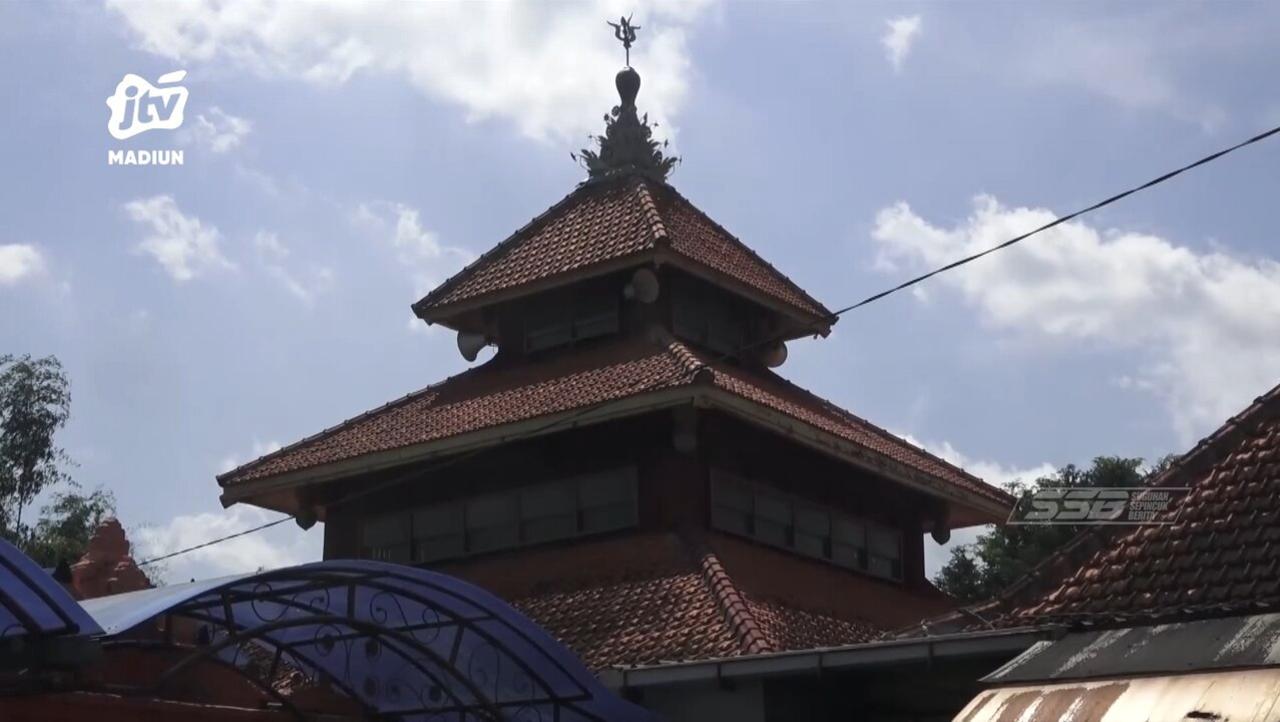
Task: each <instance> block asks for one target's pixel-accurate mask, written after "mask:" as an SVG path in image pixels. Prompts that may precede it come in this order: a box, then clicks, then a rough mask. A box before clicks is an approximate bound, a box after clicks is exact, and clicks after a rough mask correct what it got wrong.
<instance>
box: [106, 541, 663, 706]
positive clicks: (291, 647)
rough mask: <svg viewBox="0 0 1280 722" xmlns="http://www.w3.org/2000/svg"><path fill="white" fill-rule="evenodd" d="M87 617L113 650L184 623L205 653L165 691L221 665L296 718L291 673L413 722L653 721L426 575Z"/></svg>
mask: <svg viewBox="0 0 1280 722" xmlns="http://www.w3.org/2000/svg"><path fill="white" fill-rule="evenodd" d="M83 606H84V608H85V609H86V610H87V611H88V612H89V614H90V615H91V616H92V617H93V618H94V620H95V621H96V622H97V623H98V624H99V625H100V626H101V627H102V629H103V630H104V634H105V635H107V638H106V639H105V640H104V644H110V643H111V641H112V640H119V641H120V643H128V642H127V639H128V638H130V637H135V638H138V639H148V638H149V639H154V638H155V636H156V635H155V634H153V633H151V632H152V630H154V629H156V628H158V627H163V628H166V629H168V628H169V627H170V624H169V620H172V619H185V620H189V621H188V624H190V623H191V622H194V623H195V625H196V627H195V628H196V629H198V630H199V631H198V634H197V640H196V642H197V647H196V651H195V652H194V653H193V654H191V655H189V656H188V657H186V658H185V659H183V660H182V661H180V662H178V663H177V664H175V665H174V667H173V668H172V669H170V670H169V671H168V672H166V673H165V675H163V678H162V679H161V680H160V684H163V683H164V681H165V680H166V679H171V678H173V677H176V676H178V675H180V674H181V673H182V672H183V670H184V669H187V668H189V667H190V666H191V665H194V664H196V663H197V662H199V661H201V660H213V661H217V662H220V663H223V664H229V665H232V666H234V667H235V668H236V669H238V670H240V671H241V672H242V673H244V674H245V675H246V676H247V677H249V678H251V679H253V680H254V681H256V682H257V683H258V684H259V687H260V688H261V689H263V691H264V692H266V693H267V694H270V695H272V696H275V697H276V698H277V699H278V700H279V701H280V702H281V703H282V704H285V705H288V704H289V700H288V699H287V698H285V697H284V696H282V695H279V694H278V693H276V692H274V691H273V685H272V683H271V681H272V679H273V678H274V677H275V676H277V675H278V674H280V673H281V672H283V671H288V672H290V673H293V674H297V673H301V674H303V675H306V676H307V677H308V678H310V680H312V681H314V682H315V683H316V684H325V685H329V686H331V687H333V688H335V689H337V690H339V691H341V692H343V693H345V694H346V695H347V696H349V697H351V698H352V699H354V700H356V701H357V702H358V703H359V704H360V705H361V706H362V707H363V708H364V709H365V711H366V713H368V714H371V715H388V716H393V717H395V718H397V719H404V720H432V721H435V720H440V721H442V722H443V721H445V720H451V721H452V720H456V721H457V722H463V721H464V720H518V721H519V722H534V721H535V720H545V721H546V722H551V721H552V720H557V721H561V722H573V721H574V720H610V721H614V720H618V721H622V722H625V721H627V720H650V719H652V714H651V713H649V712H648V711H646V710H644V709H643V708H641V707H638V706H635V705H632V704H630V703H629V702H626V701H624V700H622V699H621V698H619V697H617V696H616V695H615V694H613V693H612V692H611V691H609V690H608V689H607V688H605V687H604V686H603V685H602V684H601V683H600V682H599V681H598V680H597V679H596V678H595V676H594V675H593V674H592V673H591V672H590V670H588V669H587V668H586V667H585V666H584V665H583V664H582V662H581V661H579V660H578V659H577V657H575V656H574V655H573V654H572V653H570V652H569V651H568V650H567V649H565V648H564V647H563V646H561V645H560V644H559V643H558V642H556V641H555V640H554V639H552V638H551V637H550V635H548V634H547V633H546V632H544V631H543V630H542V629H541V628H539V627H538V626H537V625H535V624H534V623H533V622H531V621H530V620H529V619H527V618H526V617H524V616H523V615H521V614H520V613H519V612H517V611H516V610H515V609H513V608H512V607H511V606H509V605H508V604H506V603H505V602H503V601H502V600H500V599H498V598H497V597H494V596H493V595H491V594H489V593H488V592H485V591H484V590H482V589H480V588H478V587H475V586H472V585H470V584H467V583H465V582H462V581H460V580H458V579H455V578H453V577H449V576H446V575H443V574H439V573H436V572H431V571H427V570H425V569H418V568H414V567H406V566H401V565H396V564H386V563H382V562H374V561H324V562H317V563H314V564H306V565H303V566H298V567H290V568H287V569H278V570H275V571H270V572H258V573H253V574H244V575H238V576H233V577H226V578H223V579H215V580H210V581H204V582H193V583H191V584H180V585H176V586H170V587H161V588H158V589H148V590H144V591H140V592H131V593H127V594H118V595H114V596H110V597H102V598H100V599H93V600H88V601H86V602H84V603H83ZM190 628H191V627H190V626H188V629H190ZM131 632H132V633H133V634H131Z"/></svg>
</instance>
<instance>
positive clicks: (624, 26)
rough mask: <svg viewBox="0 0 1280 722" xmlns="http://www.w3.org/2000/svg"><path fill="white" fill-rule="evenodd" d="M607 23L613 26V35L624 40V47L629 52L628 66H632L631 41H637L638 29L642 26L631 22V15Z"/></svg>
mask: <svg viewBox="0 0 1280 722" xmlns="http://www.w3.org/2000/svg"><path fill="white" fill-rule="evenodd" d="M605 23H606V24H607V25H609V26H610V27H612V28H613V36H614V37H615V38H617V39H618V40H619V41H621V42H622V49H623V50H625V51H626V53H627V67H628V68H629V67H631V43H634V42H635V41H636V31H637V30H639V29H640V26H639V25H632V24H631V16H630V15H628V16H626V17H620V18H618V22H616V23H611V22H609V21H608V20H606V21H605Z"/></svg>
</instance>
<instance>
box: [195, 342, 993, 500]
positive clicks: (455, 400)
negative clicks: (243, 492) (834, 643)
mask: <svg viewBox="0 0 1280 722" xmlns="http://www.w3.org/2000/svg"><path fill="white" fill-rule="evenodd" d="M673 390H674V391H677V392H679V393H680V394H682V395H684V396H682V397H683V398H688V397H692V396H693V395H696V394H699V393H717V394H719V398H722V399H724V400H725V401H726V405H728V402H733V404H736V406H737V408H731V409H729V410H730V412H731V413H732V412H735V411H741V412H742V413H747V412H750V413H749V415H751V416H753V417H754V418H756V419H762V418H763V417H769V419H772V418H775V417H777V418H781V419H783V420H787V421H788V422H789V423H794V422H799V423H800V424H801V425H803V426H804V427H806V428H809V429H812V430H816V431H818V432H821V433H824V434H827V435H830V437H831V438H834V439H835V440H837V441H838V442H840V443H842V444H844V445H845V446H847V447H849V448H850V449H852V450H853V452H855V453H856V454H857V455H858V458H859V460H860V461H861V462H862V463H864V464H866V465H867V466H871V467H874V468H876V469H878V470H881V471H883V472H885V473H896V474H897V475H898V476H899V477H900V478H901V477H902V476H903V475H910V476H911V478H912V479H918V480H919V481H920V483H922V484H928V485H930V488H934V489H935V490H940V493H945V494H949V495H951V496H952V497H956V496H959V497H960V498H963V499H967V500H971V501H973V502H974V503H977V504H979V505H980V506H982V505H985V506H990V507H991V508H993V509H995V508H1006V507H1007V506H1008V505H1009V504H1010V503H1011V498H1010V497H1009V496H1008V495H1007V494H1006V493H1005V492H1003V491H1001V490H999V489H996V488H995V487H993V486H990V485H988V484H986V483H984V482H982V481H981V480H980V479H978V478H976V477H974V476H972V475H970V474H968V473H966V472H965V471H963V470H961V469H959V468H957V467H955V466H952V465H951V464H948V463H947V462H945V461H943V460H942V459H939V458H938V457H935V456H933V455H931V454H929V453H927V452H925V451H924V450H922V449H920V448H919V447H916V446H914V445H912V444H910V443H908V442H906V441H904V440H902V439H900V438H898V437H896V436H894V435H892V434H890V433H888V432H887V431H884V430H883V429H880V428H878V427H876V426H874V425H872V424H871V423H869V422H867V421H865V420H863V419H861V418H859V417H857V416H854V415H853V414H850V413H848V412H847V411H844V410H842V409H840V408H839V407H837V406H835V405H834V404H832V403H830V402H828V401H825V400H823V399H821V398H819V397H817V396H815V395H813V394H811V393H809V392H807V391H804V390H803V389H801V388H799V387H797V386H795V385H793V384H791V383H789V382H787V381H785V380H784V379H782V378H781V377H780V376H777V375H776V374H773V373H771V372H765V373H756V372H750V371H746V370H744V369H742V368H739V367H735V366H731V365H728V364H725V363H713V362H712V361H711V360H710V359H708V358H706V357H705V356H703V355H702V354H700V353H699V352H697V351H695V350H693V349H692V348H690V347H688V346H686V345H685V344H683V343H681V342H679V341H676V340H672V339H670V338H664V339H661V340H658V341H647V340H623V341H618V342H612V343H609V344H605V345H601V346H597V347H595V348H592V349H584V350H581V351H577V350H575V352H574V353H572V354H562V355H559V356H556V357H553V358H550V359H547V360H544V361H541V362H531V363H527V364H526V363H522V364H512V365H503V364H500V363H497V362H490V363H489V364H485V365H483V366H480V367H477V368H474V369H471V370H469V371H466V372H464V373H462V374H459V375H457V376H454V377H452V378H450V379H447V380H445V381H443V382H441V383H439V384H436V385H434V386H430V387H428V388H426V389H423V390H421V391H418V392H416V393H413V394H409V395H408V396H405V397H404V398H402V399H400V400H398V401H395V402H392V403H390V404H387V405H385V406H382V407H380V408H378V409H374V410H372V411H369V412H367V413H365V414H362V415H360V416H357V417H355V418H353V419H350V420H348V421H346V422H343V423H342V424H339V425H338V426H335V427H333V428H331V429H328V430H326V431H323V432H321V433H319V434H317V435H315V436H312V437H310V438H308V439H304V440H302V441H300V442H297V443H295V444H291V445H290V446H287V447H285V448H283V449H281V450H279V451H277V452H274V453H272V454H268V455H266V456H264V457H262V458H260V459H258V460H256V461H252V462H249V463H248V464H245V465H243V466H241V467H239V468H237V469H233V470H232V471H229V472H227V473H225V474H222V475H220V476H219V477H218V480H219V482H220V483H221V484H223V486H224V487H227V488H228V489H234V488H235V487H236V486H237V485H240V484H244V483H246V482H250V481H256V480H263V479H267V478H269V477H278V476H281V475H284V474H291V473H302V472H307V471H309V470H310V471H312V472H314V471H317V470H320V469H321V468H329V469H332V468H335V466H337V467H338V468H342V469H343V470H344V473H346V472H350V471H355V470H357V469H356V468H355V466H354V465H359V466H361V467H362V468H371V467H372V466H374V465H379V466H383V467H389V466H393V465H399V464H403V463H406V462H407V461H411V460H412V459H413V458H415V457H414V450H417V451H419V452H421V453H423V454H429V453H435V452H434V451H433V448H432V445H433V444H439V443H442V442H444V441H445V440H448V439H454V438H456V437H459V436H463V435H466V434H470V433H478V432H482V431H486V430H496V429H499V428H502V429H509V428H510V425H512V424H517V423H520V422H531V421H534V420H538V419H541V418H542V417H550V416H554V415H555V414H563V413H566V412H568V413H575V414H578V413H584V412H585V411H600V410H603V411H607V410H608V408H610V406H609V405H610V404H614V405H616V404H620V403H621V402H623V401H628V402H630V401H633V400H634V401H635V402H636V404H638V403H639V402H640V401H641V400H643V399H644V398H645V397H646V396H647V395H651V394H659V393H662V392H671V391H673ZM677 400H678V399H677ZM674 402H675V401H672V403H674ZM642 410H643V409H642V408H639V407H638V406H637V410H632V411H630V412H628V413H638V412H639V411H642ZM603 411H602V413H603ZM619 413H621V412H619ZM580 421H583V422H585V420H580ZM765 421H766V422H767V421H768V419H765ZM546 426H547V425H546V424H544V425H543V427H542V428H535V429H530V430H529V433H537V432H545V431H550V430H551V429H549V428H546ZM512 433H513V432H512ZM504 434H506V432H504ZM506 435H509V434H506ZM508 440H509V439H508ZM343 465H345V466H343ZM313 475H314V474H313ZM329 478H334V477H329Z"/></svg>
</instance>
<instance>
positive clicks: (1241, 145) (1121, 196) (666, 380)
mask: <svg viewBox="0 0 1280 722" xmlns="http://www.w3.org/2000/svg"><path fill="white" fill-rule="evenodd" d="M1277 133H1280V126H1276V127H1275V128H1272V129H1270V130H1267V131H1263V132H1262V133H1259V134H1257V135H1255V136H1253V137H1251V138H1249V139H1247V140H1243V141H1241V142H1239V143H1236V144H1235V145H1232V146H1230V147H1227V148H1224V149H1222V150H1219V151H1217V152H1215V153H1211V154H1209V155H1207V156H1204V157H1203V158H1200V159H1199V160H1196V161H1193V162H1191V163H1188V164H1186V165H1184V166H1181V167H1179V168H1177V169H1174V170H1171V171H1169V172H1168V173H1165V174H1163V175H1160V176H1157V177H1155V178H1152V179H1151V180H1149V181H1147V182H1146V183H1143V184H1141V185H1137V186H1134V187H1132V188H1130V189H1128V190H1125V191H1122V192H1120V193H1117V194H1115V195H1113V196H1110V197H1109V198H1106V199H1103V200H1101V201H1098V202H1097V203H1094V204H1093V205H1090V206H1087V207H1085V208H1081V209H1080V210H1078V211H1075V212H1073V213H1068V214H1067V215H1065V216H1062V217H1060V218H1057V219H1055V220H1053V221H1050V222H1049V223H1046V224H1044V225H1042V226H1040V227H1038V228H1035V229H1033V230H1030V231H1027V232H1026V233H1023V234H1022V235H1019V236H1014V237H1013V238H1010V239H1009V240H1007V241H1004V242H1003V243H1000V244H997V245H994V246H992V247H990V248H988V249H986V250H983V251H979V252H978V253H974V254H972V255H969V256H965V257H964V258H960V259H957V260H955V261H952V262H951V263H948V264H946V265H945V266H939V267H938V268H935V269H933V270H932V271H929V272H928V273H923V274H921V275H919V276H916V277H914V278H912V279H909V280H907V281H904V282H902V283H899V284H898V285H896V286H893V287H892V288H887V289H885V290H883V291H880V292H878V293H874V294H872V295H870V296H867V297H866V298H864V299H862V300H861V301H858V302H857V303H854V304H851V305H848V306H845V307H843V308H841V309H839V310H837V311H834V312H832V313H831V315H830V316H828V317H827V318H826V321H827V322H828V323H830V322H833V321H835V319H837V318H839V317H840V316H843V315H844V314H846V313H848V312H850V311H853V310H856V309H859V308H862V307H863V306H866V305H868V304H871V303H874V302H876V301H879V300H880V299H882V298H885V297H886V296H890V295H893V294H895V293H897V292H898V291H902V290H905V289H907V288H910V287H912V286H914V285H916V284H918V283H921V282H923V281H927V280H928V279H930V278H933V277H934V276H936V275H938V274H940V273H945V272H947V271H950V270H952V269H955V268H959V267H960V266H963V265H965V264H968V263H972V262H973V261H976V260H978V259H979V258H983V257H985V256H988V255H990V254H992V253H995V252H996V251H999V250H1003V249H1005V248H1008V247H1010V246H1012V245H1014V244H1016V243H1020V242H1022V241H1025V240H1026V239H1028V238H1030V237H1032V236H1034V235H1036V234H1038V233H1042V232H1044V231H1047V230H1049V229H1051V228H1054V227H1056V226H1060V225H1062V224H1063V223H1067V222H1069V221H1072V220H1075V219H1076V218H1079V217H1080V216H1083V215H1085V214H1088V213H1092V212H1093V211H1096V210H1099V209H1101V208H1105V207H1107V206H1109V205H1111V204H1113V203H1116V202H1117V201H1121V200H1123V199H1125V198H1128V197H1129V196H1131V195H1134V194H1135V193H1139V192H1141V191H1144V190H1147V189H1148V188H1152V187H1155V186H1158V185H1160V184H1161V183H1164V182H1165V181H1168V180H1171V179H1173V178H1175V177H1177V176H1179V175H1182V174H1183V173H1186V172H1187V171H1189V170H1193V169H1195V168H1198V167H1200V166H1202V165H1206V164H1208V163H1211V162H1213V161H1215V160H1217V159H1219V158H1221V157H1223V156H1225V155H1227V154H1229V153H1234V152H1235V151H1237V150H1240V149H1241V148H1244V147H1246V146H1250V145H1253V144H1254V143H1258V142H1261V141H1263V140H1266V139H1267V138H1270V137H1271V136H1273V135H1276V134H1277ZM811 328H812V329H813V330H815V331H816V330H817V325H816V324H813V325H811ZM781 340H784V339H782V338H781V337H770V338H765V339H763V340H759V341H755V342H753V343H749V344H744V345H743V346H741V347H739V348H737V349H736V350H735V351H734V352H733V353H725V354H722V355H721V356H720V357H719V358H718V359H717V360H713V361H712V364H714V363H719V362H721V361H724V360H725V359H727V358H730V357H732V356H737V355H740V354H741V353H742V352H744V351H748V350H750V349H753V348H756V347H759V346H764V345H767V344H770V343H775V342H777V341H781ZM708 365H710V364H708ZM688 373H690V372H689V371H688V370H685V371H682V372H681V373H679V374H675V375H673V376H671V377H669V378H660V379H657V380H656V381H655V382H654V383H653V384H652V385H651V388H642V389H641V390H640V391H639V392H638V393H643V392H645V391H649V390H652V389H653V388H658V387H660V386H663V385H665V384H669V383H674V382H675V381H676V380H677V379H679V378H680V376H683V375H687V374H688ZM602 403H605V402H602ZM596 406H598V404H593V405H592V406H589V407H586V408H584V409H580V410H579V413H576V414H573V415H571V416H569V417H567V418H563V419H556V420H555V421H553V422H551V423H549V424H547V425H545V426H543V427H539V428H536V429H532V430H530V431H528V432H525V433H524V434H522V435H520V436H516V437H513V438H512V439H510V440H511V441H518V440H520V439H523V438H528V437H530V436H534V435H537V434H541V433H545V432H546V431H547V430H549V429H551V428H554V427H555V426H557V425H559V424H561V423H569V422H572V421H573V420H574V419H576V418H578V417H580V416H582V415H584V414H586V413H588V412H590V411H591V410H592V409H594V408H596ZM479 451H480V449H478V448H477V449H473V450H472V451H470V452H467V453H465V454H461V455H459V456H455V457H450V458H449V459H446V460H445V462H443V463H442V464H440V465H438V466H437V467H434V468H431V469H425V470H424V469H416V470H414V472H413V473H412V476H420V475H422V474H426V473H432V472H435V471H439V470H440V469H441V468H444V467H445V466H448V465H452V464H455V463H459V462H461V461H463V460H465V459H468V458H470V457H471V456H473V455H475V454H476V453H479ZM403 481H405V478H403V477H396V478H394V479H389V480H387V481H386V482H383V483H382V484H377V485H374V486H373V487H370V488H367V489H361V490H360V491H358V492H354V493H353V494H351V495H348V496H347V497H343V498H341V499H339V500H338V501H337V502H333V503H334V504H335V505H337V504H344V503H348V502H350V501H353V500H354V499H357V498H360V497H363V496H367V495H369V494H372V493H376V492H377V491H381V490H382V489H385V488H387V487H389V486H391V485H393V484H399V483H403ZM293 518H295V515H289V516H286V517H282V518H280V519H276V520H274V521H271V522H267V523H266V524H261V525H259V526H256V527H253V528H250V529H245V530H244V531H240V532H236V533H235V534H228V535H227V536H224V537H219V538H216V539H211V540H209V541H207V542H204V543H202V544H197V545H195V546H191V547H187V548H185V549H179V550H177V551H174V552H170V553H168V554H164V555H162V556H158V557H154V558H152V559H147V560H145V561H142V562H138V566H139V567H142V566H146V565H148V564H153V563H155V562H159V561H163V560H165V559H172V558H173V557H176V556H180V555H183V554H187V553H189V552H193V551H196V550H198V549H204V548H205V547H210V546H213V545H214V544H220V543H222V542H225V541H230V540H232V539H236V538H239V537H242V536H246V535H248V534H253V533H255V532H259V531H262V530H263V529H268V528H270V527H273V526H276V525H277V524H282V523H284V522H286V521H289V520H290V519H293Z"/></svg>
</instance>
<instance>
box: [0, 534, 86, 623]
mask: <svg viewBox="0 0 1280 722" xmlns="http://www.w3.org/2000/svg"><path fill="white" fill-rule="evenodd" d="M101 633H102V630H101V629H100V628H99V627H98V625H97V624H96V623H95V622H94V621H93V619H91V618H90V617H89V615H88V614H86V613H85V611H84V610H83V609H81V608H80V605H79V604H76V600H75V599H72V598H71V595H70V594H68V593H67V590H65V589H63V588H62V585H60V584H58V582H56V581H55V580H54V578H53V577H51V576H49V573H48V572H46V571H45V570H43V569H41V568H40V567H39V566H38V565H37V564H36V563H35V562H33V561H31V559H29V558H28V557H27V556H26V555H25V554H23V553H22V552H20V551H18V549H17V548H16V547H14V546H13V545H12V544H10V543H8V542H6V541H4V540H0V638H2V637H20V636H21V637H29V638H37V637H54V636H66V635H93V634H101Z"/></svg>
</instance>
